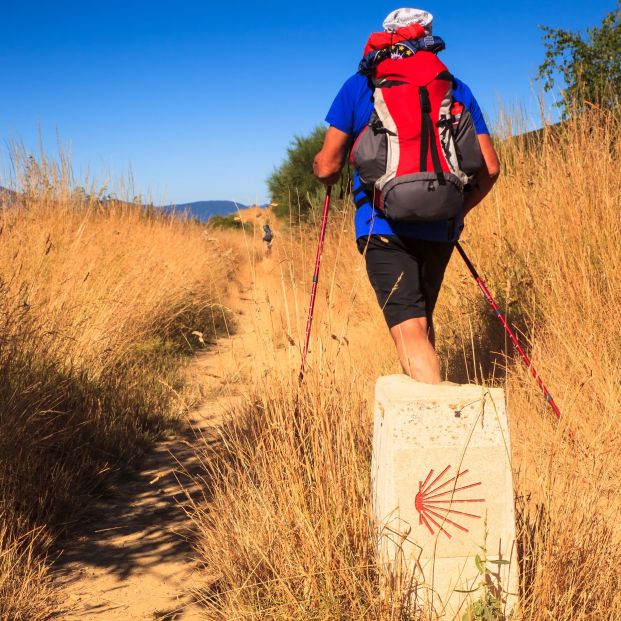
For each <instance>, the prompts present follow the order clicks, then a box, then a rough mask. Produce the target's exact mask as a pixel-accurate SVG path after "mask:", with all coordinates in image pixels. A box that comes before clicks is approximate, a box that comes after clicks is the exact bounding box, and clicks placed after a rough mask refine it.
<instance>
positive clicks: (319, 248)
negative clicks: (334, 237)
mask: <svg viewBox="0 0 621 621" xmlns="http://www.w3.org/2000/svg"><path fill="white" fill-rule="evenodd" d="M331 192H332V186H328V187H327V188H326V199H325V201H324V204H323V216H322V217H321V229H320V231H319V244H318V245H317V256H316V257H315V272H314V273H313V288H312V290H311V297H310V303H309V305H308V319H307V320H306V339H305V341H304V350H303V351H302V366H301V367H300V377H299V380H300V382H301V381H302V380H303V379H304V367H305V365H306V356H307V354H308V345H309V343H310V335H311V326H312V325H313V311H314V310H315V296H316V295H317V283H318V282H319V266H320V265H321V253H322V251H323V241H324V239H325V237H326V224H327V222H328V211H329V209H330V194H331Z"/></svg>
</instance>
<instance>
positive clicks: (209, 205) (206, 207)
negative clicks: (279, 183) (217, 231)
mask: <svg viewBox="0 0 621 621" xmlns="http://www.w3.org/2000/svg"><path fill="white" fill-rule="evenodd" d="M260 207H262V208H264V207H266V205H261V206H260ZM161 209H164V210H165V211H167V212H174V213H178V214H185V213H187V214H188V215H189V216H190V217H191V218H197V219H199V220H201V221H202V222H206V221H207V220H209V218H211V216H229V215H231V214H234V213H237V212H238V211H239V210H242V209H248V205H242V204H241V203H236V202H234V201H196V202H194V203H182V204H180V205H163V206H162V207H161Z"/></svg>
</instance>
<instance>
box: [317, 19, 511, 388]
mask: <svg viewBox="0 0 621 621" xmlns="http://www.w3.org/2000/svg"><path fill="white" fill-rule="evenodd" d="M432 22H433V16H432V15H431V14H430V13H428V12H426V11H423V10H420V9H398V10H396V11H393V12H392V13H390V14H389V15H388V16H387V17H386V19H385V21H384V32H378V33H374V34H372V35H371V37H370V38H369V40H368V42H367V45H366V47H365V50H364V55H363V59H362V61H361V62H360V66H359V70H358V73H356V74H355V75H354V76H353V77H351V78H349V79H348V80H347V81H346V82H345V84H344V85H343V87H342V88H341V90H340V91H339V93H338V94H337V96H336V99H335V100H334V103H333V104H332V107H331V108H330V111H329V112H328V115H327V117H326V122H327V123H328V124H329V128H328V130H327V133H326V137H325V141H324V144H323V147H322V149H321V151H320V152H319V153H318V154H317V156H316V157H315V163H314V172H315V175H316V176H317V177H318V179H319V180H320V181H322V182H323V183H324V184H326V185H327V186H331V185H333V184H334V183H335V182H336V181H337V180H338V178H339V175H340V172H341V169H342V167H343V165H344V164H345V159H346V157H347V153H348V150H349V149H350V148H351V160H352V163H353V165H354V168H355V174H354V188H353V189H354V200H355V203H356V206H357V211H356V216H355V228H356V239H357V244H358V249H359V251H360V252H361V253H363V254H364V256H365V260H366V267H367V273H368V276H369V280H370V281H371V285H372V286H373V289H374V290H375V293H376V296H377V301H378V302H379V305H380V307H381V308H382V309H383V312H384V317H385V319H386V322H387V324H388V327H389V329H390V333H391V335H392V337H393V339H394V342H395V345H396V348H397V353H398V355H399V360H400V362H401V366H402V367H403V370H404V372H405V373H407V374H408V375H410V376H411V377H413V378H414V379H417V380H420V381H423V382H427V383H432V384H435V383H439V382H440V381H441V377H440V365H439V361H438V357H437V355H436V352H435V348H434V342H435V341H434V332H433V323H432V314H433V310H434V307H435V304H436V300H437V297H438V293H439V291H440V286H441V284H442V280H443V278H444V271H445V269H446V266H447V264H448V262H449V259H450V257H451V253H452V252H453V248H454V247H455V242H456V241H457V240H458V239H459V235H460V233H461V230H462V229H463V224H464V216H465V215H466V214H467V213H468V212H469V211H470V210H471V209H472V208H473V207H474V206H475V205H477V204H478V203H479V202H481V200H482V199H483V198H484V197H485V195H486V194H487V193H488V192H489V191H490V190H491V188H492V186H493V185H494V183H495V181H496V178H497V177H498V174H499V172H500V165H499V162H498V157H497V155H496V152H495V150H494V147H493V145H492V142H491V139H490V136H489V131H488V129H487V125H486V124H485V120H484V119H483V115H482V113H481V110H480V108H479V105H478V103H477V101H476V99H475V98H474V96H473V94H472V92H471V91H470V89H469V88H468V86H466V84H464V83H463V82H461V81H460V80H458V79H457V78H456V77H454V76H452V75H451V74H450V73H449V71H448V69H447V68H446V66H444V65H443V63H442V62H441V61H440V59H439V58H438V56H437V54H438V53H439V52H441V51H442V50H443V49H444V48H445V44H444V41H443V40H442V39H441V38H440V37H437V36H433V35H432Z"/></svg>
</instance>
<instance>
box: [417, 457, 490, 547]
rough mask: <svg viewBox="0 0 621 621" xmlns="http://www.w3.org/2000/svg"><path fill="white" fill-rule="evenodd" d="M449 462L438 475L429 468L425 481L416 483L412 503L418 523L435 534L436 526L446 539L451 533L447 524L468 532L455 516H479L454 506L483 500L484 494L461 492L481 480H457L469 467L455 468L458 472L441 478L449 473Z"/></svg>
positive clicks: (479, 483) (476, 484)
mask: <svg viewBox="0 0 621 621" xmlns="http://www.w3.org/2000/svg"><path fill="white" fill-rule="evenodd" d="M450 469H451V466H450V465H449V466H447V467H446V468H445V469H444V470H443V471H442V472H441V473H440V474H439V475H438V476H437V477H435V478H434V479H433V480H432V477H433V475H434V474H435V472H434V470H430V471H429V474H428V475H427V478H426V479H425V481H424V482H422V481H419V483H418V494H416V498H415V499H414V506H415V507H416V511H418V515H419V524H420V525H421V526H423V525H424V526H426V527H427V529H428V530H429V532H430V533H431V534H432V535H435V531H434V529H433V527H434V526H435V527H436V528H437V529H438V530H439V531H440V532H442V533H444V534H445V535H446V536H447V537H448V538H449V539H451V538H452V535H451V533H449V531H448V530H447V529H448V528H449V526H453V527H455V528H457V529H459V530H461V531H462V532H464V533H467V532H470V531H469V530H468V529H467V528H466V527H465V526H463V525H462V524H460V523H458V522H457V521H456V520H458V519H459V520H460V521H463V518H470V519H477V520H478V519H481V516H480V515H475V514H474V513H466V512H465V511H459V510H458V509H455V508H454V506H455V505H458V506H459V507H460V508H461V506H460V505H462V504H466V503H477V502H485V499H484V498H468V497H464V495H463V493H464V492H465V491H466V490H469V489H472V488H474V487H479V486H480V485H481V481H478V482H477V483H471V484H470V485H462V486H460V483H462V482H463V481H459V479H462V477H465V476H466V474H468V472H470V471H469V470H464V471H463V472H458V473H457V475H455V476H454V477H452V478H450V479H448V480H447V481H443V479H444V478H445V476H447V475H448V472H449V470H450Z"/></svg>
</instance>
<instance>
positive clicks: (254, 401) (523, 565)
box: [195, 110, 621, 621]
mask: <svg viewBox="0 0 621 621" xmlns="http://www.w3.org/2000/svg"><path fill="white" fill-rule="evenodd" d="M620 125H621V120H620V118H619V115H618V114H617V113H616V112H615V113H606V112H602V111H599V110H591V111H589V112H588V113H585V114H583V115H582V116H580V117H576V118H575V119H574V120H573V121H571V122H570V123H568V124H566V125H564V126H563V127H562V128H561V129H558V130H556V131H549V130H546V131H544V132H543V135H542V139H541V141H540V142H538V143H535V144H532V143H529V144H527V143H526V142H524V141H520V140H514V139H511V137H510V136H507V137H506V138H505V140H503V141H501V142H500V144H499V151H500V156H501V160H502V163H503V171H502V176H501V179H500V181H499V182H498V184H497V186H496V187H495V189H494V191H493V193H492V194H491V196H490V197H489V198H488V199H487V200H486V201H485V202H484V204H483V205H481V206H479V207H478V208H477V209H476V211H475V212H474V213H473V214H472V216H470V217H469V219H468V223H467V229H466V231H465V233H464V241H463V243H464V246H465V247H466V249H467V250H468V252H469V253H470V254H471V256H472V259H473V260H474V262H475V264H476V265H477V266H478V267H479V269H480V272H481V274H482V275H483V276H484V278H485V280H486V281H487V284H488V286H489V287H490V289H491V290H492V293H493V294H494V296H495V297H496V298H497V299H498V300H499V301H500V302H501V304H502V306H503V308H504V310H505V311H506V313H507V314H508V316H509V318H510V320H511V321H513V322H514V324H515V325H516V327H517V328H518V330H519V331H520V334H521V338H522V341H523V343H524V344H525V345H526V347H527V348H528V350H529V352H530V354H531V355H532V358H533V362H534V364H535V366H536V368H537V369H538V370H539V371H540V372H541V374H542V375H543V376H544V378H545V380H546V382H547V384H548V385H549V387H550V389H551V390H552V392H553V393H554V394H555V397H556V399H557V401H558V403H559V406H560V408H561V411H562V412H563V420H562V421H561V423H560V424H556V423H555V421H554V417H553V415H552V413H551V411H550V410H549V408H548V407H547V404H546V403H545V401H544V400H543V398H542V395H541V393H540V392H539V390H538V388H537V387H536V385H534V383H533V381H532V378H531V377H530V375H529V373H528V371H527V370H526V369H524V368H523V366H522V365H521V362H520V360H519V359H516V358H515V356H514V354H513V352H512V350H511V349H510V345H508V344H507V342H506V338H505V336H504V334H503V332H502V329H499V327H498V325H497V320H496V319H495V317H494V316H493V314H491V313H490V312H489V311H488V309H487V307H486V302H485V301H484V300H483V299H482V297H481V295H480V292H479V291H478V289H477V288H476V286H475V284H474V283H473V282H472V280H471V278H470V276H469V274H468V273H467V272H466V270H465V268H464V266H463V265H462V264H461V263H460V260H459V257H458V256H455V257H454V258H453V260H452V262H451V265H450V266H449V270H448V272H447V277H446V281H445V286H444V288H443V292H442V294H441V297H440V302H439V307H438V309H437V332H438V348H439V354H440V357H441V360H442V363H443V367H444V370H445V372H446V373H447V374H448V377H449V379H454V380H459V381H465V380H468V379H471V380H476V381H483V380H484V381H487V382H496V383H500V384H502V385H504V386H505V387H506V390H507V396H508V406H509V414H510V424H511V431H512V438H513V440H512V441H513V456H512V465H513V469H514V473H515V477H514V483H515V495H516V507H517V517H518V520H517V522H518V523H517V526H518V532H519V550H520V569H521V592H520V605H521V611H520V617H521V618H523V619H528V620H529V621H543V620H555V621H557V620H558V621H560V620H570V619H571V620H577V621H581V620H587V619H588V620H594V619H598V620H599V619H601V620H612V619H618V618H621V529H620V527H619V524H618V515H619V511H620V509H621V501H620V500H619V496H618V489H619V486H620V485H621V475H620V474H619V455H620V451H621V432H620V431H619V425H618V420H617V419H618V415H619V413H620V409H621V408H620V399H621V385H620V379H621V373H620V369H621V359H620V357H621V321H620V320H619V317H618V308H619V306H620V305H621V278H620V276H619V274H620V270H621V220H620V216H619V213H620V211H619V198H620V197H621V177H620V176H619V174H618V168H617V165H618V162H619V161H620V159H621V149H620V143H619V138H618V136H619V130H620V129H621V127H620ZM336 207H337V209H338V208H339V206H338V205H337V206H336ZM341 209H343V212H342V213H333V214H332V221H331V223H330V233H329V237H328V240H327V244H326V251H325V255H324V262H323V271H322V278H321V283H320V288H321V289H320V300H319V302H320V305H319V307H318V309H317V314H316V323H315V337H314V340H313V345H312V349H313V351H312V355H311V360H310V371H309V372H308V373H307V377H306V380H305V383H304V385H303V387H302V388H301V389H300V388H299V387H298V384H297V381H296V374H297V364H298V363H299V349H300V342H301V338H302V336H303V328H304V321H305V316H304V315H305V310H306V303H307V297H306V296H307V293H308V290H309V288H310V278H309V276H310V274H309V272H310V268H311V266H312V254H313V251H314V242H315V237H314V231H311V232H309V231H308V230H306V231H298V232H296V231H292V232H291V236H290V238H289V239H288V240H284V239H282V237H284V234H283V235H281V240H280V241H277V246H276V248H275V250H277V249H278V244H280V245H281V246H283V247H281V249H280V256H279V257H278V262H277V263H276V265H277V266H278V267H277V269H275V270H274V272H273V273H272V275H271V276H270V275H269V274H270V273H269V272H268V271H265V272H263V273H259V274H258V275H257V281H256V283H255V287H256V289H257V291H258V295H257V298H256V299H257V304H259V303H261V300H262V298H263V296H265V295H267V297H268V301H269V304H270V305H271V307H272V321H271V325H270V326H268V327H265V326H264V332H265V333H266V334H267V335H269V336H270V338H271V339H272V345H271V346H272V348H273V351H272V352H271V355H272V358H273V359H274V361H275V364H274V368H273V371H272V373H271V374H269V375H268V376H267V377H265V378H264V379H263V380H260V381H256V382H255V385H254V394H255V396H254V398H251V399H248V400H247V402H245V403H244V404H243V405H241V406H240V407H238V408H237V409H236V410H235V411H233V412H232V414H231V419H230V421H229V423H228V425H226V426H225V427H224V428H223V429H222V438H223V443H222V446H221V447H220V449H219V450H218V451H214V450H213V449H211V448H208V447H205V449H204V451H203V456H202V458H203V461H204V464H205V469H206V471H207V472H206V476H205V477H204V481H209V482H210V483H209V485H208V486H206V489H205V493H206V500H205V502H204V503H202V504H198V505H197V506H196V507H195V520H196V523H197V526H198V527H199V528H200V529H201V537H200V540H199V548H198V549H199V552H200V556H201V559H202V560H203V561H204V563H205V567H206V572H208V575H209V577H210V579H211V580H210V583H211V586H210V587H209V588H206V589H205V590H203V591H202V592H201V593H200V597H201V599H202V601H203V603H204V605H205V610H206V613H205V614H206V618H209V619H219V620H220V619H221V620H225V619H226V620H228V621H232V620H236V619H240V620H241V619H243V620H248V621H250V620H259V619H261V620H267V619H273V620H283V621H284V620H292V619H299V620H302V619H304V620H309V619H317V620H319V619H330V620H338V619H342V620H345V619H347V620H352V619H373V620H382V621H386V620H389V619H390V620H397V619H399V620H403V619H418V618H425V619H429V618H430V617H429V616H428V614H427V613H426V611H421V610H412V609H409V608H408V605H407V598H406V597H404V595H405V593H404V591H401V592H400V591H399V590H398V589H396V590H395V591H394V592H392V593H390V594H388V597H385V598H382V597H380V593H379V590H378V580H377V567H376V564H375V563H376V559H375V555H374V537H373V526H372V524H371V521H370V509H369V500H370V493H369V492H370V490H369V487H370V485H369V470H370V463H369V460H370V441H371V425H370V420H371V410H372V402H371V397H372V390H373V384H374V381H375V378H376V377H377V375H378V374H380V373H387V372H394V371H396V370H397V362H396V356H395V354H394V352H393V346H392V344H391V343H390V340H389V338H388V336H387V334H386V330H385V328H384V327H383V324H382V318H381V314H380V311H379V309H378V308H377V307H376V306H377V305H376V302H375V300H374V298H373V295H372V293H371V291H370V287H369V285H368V284H367V282H366V275H365V274H364V267H363V264H362V260H361V258H360V257H359V256H358V255H357V253H356V251H355V248H354V244H353V233H352V231H351V225H350V222H351V213H347V209H348V208H347V206H345V207H341ZM262 279H263V280H264V281H265V283H266V284H264V285H261V280H262ZM270 279H271V280H270ZM262 287H263V289H262ZM264 289H265V290H264ZM268 341H269V339H267V340H266V344H265V347H269V346H270V345H269V342H268ZM285 354H286V355H285ZM569 429H571V433H568V430H569ZM572 436H573V440H568V439H567V438H571V437H572Z"/></svg>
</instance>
